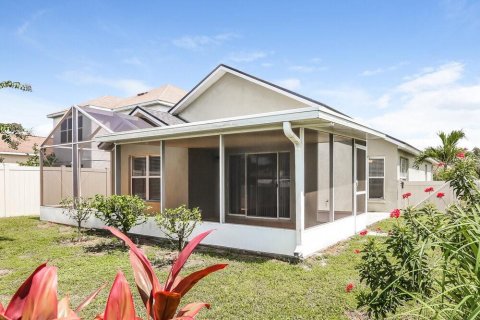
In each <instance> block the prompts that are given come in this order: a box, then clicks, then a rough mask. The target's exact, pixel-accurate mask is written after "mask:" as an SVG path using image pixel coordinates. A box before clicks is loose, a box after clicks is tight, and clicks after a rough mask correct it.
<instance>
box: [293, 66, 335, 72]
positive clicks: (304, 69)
mask: <svg viewBox="0 0 480 320" xmlns="http://www.w3.org/2000/svg"><path fill="white" fill-rule="evenodd" d="M326 69H327V67H322V66H311V65H294V66H290V67H288V70H290V71H295V72H301V73H312V72H315V71H323V70H326Z"/></svg>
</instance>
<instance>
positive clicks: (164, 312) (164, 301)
mask: <svg viewBox="0 0 480 320" xmlns="http://www.w3.org/2000/svg"><path fill="white" fill-rule="evenodd" d="M105 229H107V230H109V231H110V232H111V233H113V235H115V236H116V237H118V238H120V239H121V240H123V241H124V242H125V244H126V245H128V246H129V247H130V264H131V266H132V269H133V275H134V278H135V283H136V285H137V289H138V291H139V293H140V296H141V298H142V300H143V303H144V304H145V307H146V308H147V315H150V316H151V317H152V318H153V319H154V320H168V319H193V318H194V317H195V315H196V314H197V313H198V312H199V311H200V310H201V309H202V308H203V307H206V308H209V307H210V306H209V305H208V304H206V303H191V304H188V305H186V306H185V307H184V308H182V309H181V310H180V311H178V312H177V308H178V306H179V304H180V300H181V299H182V297H183V296H184V295H185V294H186V293H187V292H188V291H189V290H190V289H191V288H192V287H193V286H194V285H195V284H196V283H197V282H198V281H200V280H201V279H203V278H204V277H206V276H207V275H209V274H210V273H212V272H215V271H218V270H221V269H223V268H225V267H226V266H227V264H215V265H212V266H209V267H207V268H205V269H202V270H199V271H196V272H194V273H191V274H189V275H188V276H185V277H180V276H179V273H180V271H181V270H182V268H183V266H184V265H185V263H186V262H187V259H188V258H189V257H190V255H191V253H192V251H193V250H194V249H195V248H196V247H197V246H198V244H199V243H200V242H201V241H202V240H203V239H204V238H205V237H206V236H207V235H209V234H210V232H212V231H213V230H209V231H206V232H204V233H201V234H199V235H198V236H196V237H195V238H193V239H192V240H191V241H190V242H189V243H188V244H187V245H186V246H185V248H184V249H183V250H182V251H181V252H180V253H179V255H178V257H177V259H176V260H175V262H174V263H173V265H172V267H171V269H170V272H169V274H168V277H167V281H166V283H165V284H164V285H161V284H160V281H159V280H158V278H157V276H156V275H155V272H154V271H153V267H152V265H151V264H150V261H148V259H147V257H146V256H145V254H144V253H143V252H142V251H141V250H140V249H139V248H137V246H135V244H134V243H133V242H132V240H130V239H129V238H128V237H127V236H126V235H124V234H123V233H122V232H120V231H119V230H117V229H115V228H112V227H106V228H105ZM117 277H118V276H117ZM112 289H113V288H112ZM175 314H176V315H175ZM106 316H107V314H106V313H105V318H104V319H105V320H110V319H108V318H107V317H106ZM112 319H113V318H112ZM119 319H122V320H130V318H115V320H119ZM133 319H135V318H133Z"/></svg>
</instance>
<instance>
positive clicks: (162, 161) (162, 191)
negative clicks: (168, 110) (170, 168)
mask: <svg viewBox="0 0 480 320" xmlns="http://www.w3.org/2000/svg"><path fill="white" fill-rule="evenodd" d="M165 163H166V161H165V142H164V141H163V140H161V141H160V211H163V210H165V200H166V196H165V186H166V183H165V171H166V170H165Z"/></svg>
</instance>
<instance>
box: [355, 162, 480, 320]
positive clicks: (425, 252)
mask: <svg viewBox="0 0 480 320" xmlns="http://www.w3.org/2000/svg"><path fill="white" fill-rule="evenodd" d="M471 168H472V166H471V163H470V161H469V159H463V158H462V159H459V161H457V162H456V164H455V166H453V167H452V168H451V169H449V170H450V179H451V180H450V185H451V186H452V187H453V189H454V191H455V194H456V195H457V197H458V198H459V200H460V201H459V202H458V203H457V204H456V205H453V206H450V207H448V208H447V209H446V211H445V212H441V211H439V210H438V209H437V208H435V206H434V205H433V204H427V205H426V206H425V207H423V208H421V209H412V208H407V209H405V210H403V212H402V216H403V219H401V220H397V221H396V225H395V226H394V227H393V229H392V231H391V232H390V235H389V236H388V237H387V238H385V239H381V240H378V239H376V240H374V239H371V240H369V241H368V242H367V244H366V246H365V247H364V249H363V250H362V252H363V255H362V262H361V263H360V265H359V266H358V269H359V273H360V278H361V281H362V282H363V283H365V284H366V285H367V287H368V290H366V291H363V292H362V293H360V294H359V295H358V296H357V301H358V304H359V306H360V307H366V309H367V312H368V314H369V315H370V316H372V317H374V318H376V319H382V318H385V317H387V316H390V315H395V316H396V317H398V318H402V317H403V318H409V319H410V318H424V319H459V320H460V319H478V318H479V317H480V249H479V248H480V203H479V200H478V199H480V192H479V190H478V188H477V187H476V185H475V177H476V174H474V173H473V171H472V170H471ZM400 307H401V308H402V314H398V312H399V311H398V310H399V308H400Z"/></svg>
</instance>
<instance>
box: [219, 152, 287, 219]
mask: <svg viewBox="0 0 480 320" xmlns="http://www.w3.org/2000/svg"><path fill="white" fill-rule="evenodd" d="M228 172H229V190H228V194H229V212H230V213H231V214H241V215H246V216H249V217H263V218H290V181H291V180H290V153H289V152H278V153H277V152H272V153H255V154H239V155H238V154H237V155H230V156H229V167H228Z"/></svg>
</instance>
